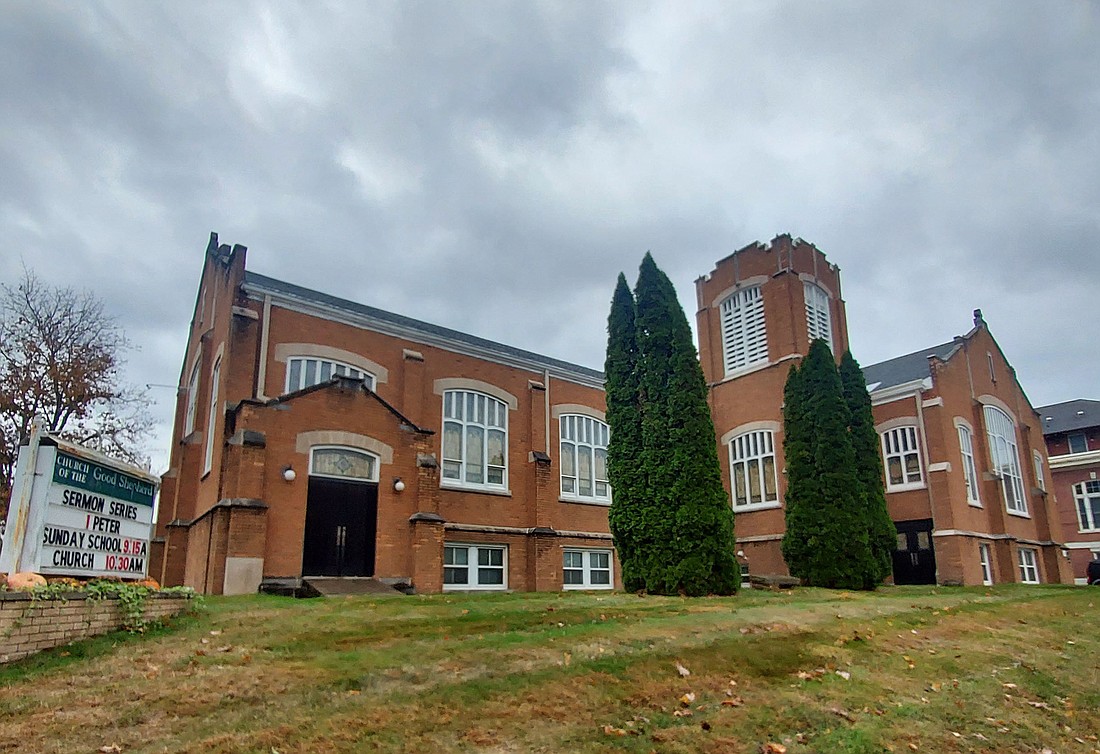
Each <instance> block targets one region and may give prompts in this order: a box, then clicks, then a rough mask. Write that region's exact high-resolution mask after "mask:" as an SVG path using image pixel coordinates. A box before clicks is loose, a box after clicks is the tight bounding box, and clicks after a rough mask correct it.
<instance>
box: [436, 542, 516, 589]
mask: <svg viewBox="0 0 1100 754" xmlns="http://www.w3.org/2000/svg"><path fill="white" fill-rule="evenodd" d="M443 546H444V548H447V547H464V548H466V571H467V577H468V578H467V583H465V584H446V583H445V584H443V591H444V592H504V591H507V590H508V545H497V544H487V543H485V542H444V543H443ZM481 548H484V549H490V550H501V551H502V552H503V553H504V557H503V558H502V559H501V562H502V564H503V565H502V566H501V567H502V568H503V573H504V578H503V583H502V584H478V583H477V569H478V568H479V566H478V564H477V551H478V549H481ZM444 553H446V550H444ZM443 560H444V562H446V555H445V554H444V558H443ZM459 567H461V566H448V565H444V566H443V568H444V572H446V569H447V568H459ZM481 567H484V566H481ZM491 567H492V568H497V566H491Z"/></svg>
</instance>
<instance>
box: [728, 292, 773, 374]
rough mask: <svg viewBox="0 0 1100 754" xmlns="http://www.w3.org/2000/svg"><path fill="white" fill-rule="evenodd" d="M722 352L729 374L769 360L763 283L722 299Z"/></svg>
mask: <svg viewBox="0 0 1100 754" xmlns="http://www.w3.org/2000/svg"><path fill="white" fill-rule="evenodd" d="M720 312H721V314H722V351H723V356H724V357H725V367H726V374H730V373H731V372H736V371H737V370H739V369H743V368H745V367H748V366H752V365H753V364H759V363H762V362H766V361H767V360H768V334H767V330H766V328H765V327H764V297H763V296H762V295H761V293H760V286H753V287H751V288H742V289H741V290H739V291H737V293H734V294H733V295H732V296H730V297H729V298H727V299H726V300H725V301H723V302H722V305H721V307H720Z"/></svg>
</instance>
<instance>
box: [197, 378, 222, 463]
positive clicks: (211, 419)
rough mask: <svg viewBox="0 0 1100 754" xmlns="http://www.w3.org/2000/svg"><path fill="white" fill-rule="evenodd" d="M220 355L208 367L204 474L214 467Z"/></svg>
mask: <svg viewBox="0 0 1100 754" xmlns="http://www.w3.org/2000/svg"><path fill="white" fill-rule="evenodd" d="M221 370H222V360H221V356H219V357H218V358H217V359H215V360H214V366H212V367H211V368H210V414H209V416H208V417H207V421H206V452H205V453H204V458H203V462H202V474H203V476H206V475H207V474H209V473H210V470H211V469H212V468H213V467H214V434H215V430H216V429H217V422H218V397H219V396H218V392H219V391H218V383H220V382H221Z"/></svg>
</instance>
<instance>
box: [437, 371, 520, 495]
mask: <svg viewBox="0 0 1100 754" xmlns="http://www.w3.org/2000/svg"><path fill="white" fill-rule="evenodd" d="M442 481H443V484H445V485H447V484H450V485H458V486H463V487H475V488H486V489H506V488H507V485H508V406H507V405H506V404H505V403H504V402H503V401H499V400H497V399H496V398H493V397H492V396H490V395H485V394H484V393H476V392H474V391H472V390H448V391H446V392H445V393H444V394H443V480H442Z"/></svg>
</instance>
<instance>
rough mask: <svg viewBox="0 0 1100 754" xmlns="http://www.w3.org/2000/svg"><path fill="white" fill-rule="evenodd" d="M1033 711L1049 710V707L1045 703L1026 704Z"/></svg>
mask: <svg viewBox="0 0 1100 754" xmlns="http://www.w3.org/2000/svg"><path fill="white" fill-rule="evenodd" d="M1028 704H1030V705H1031V706H1032V707H1034V708H1035V709H1050V708H1051V707H1050V705H1049V704H1047V703H1046V702H1028Z"/></svg>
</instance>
